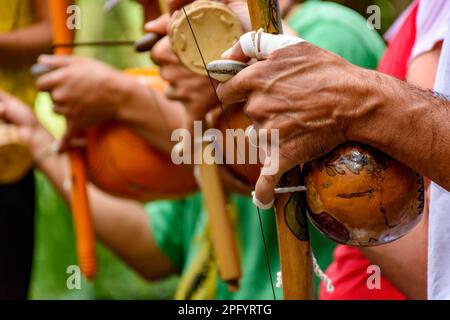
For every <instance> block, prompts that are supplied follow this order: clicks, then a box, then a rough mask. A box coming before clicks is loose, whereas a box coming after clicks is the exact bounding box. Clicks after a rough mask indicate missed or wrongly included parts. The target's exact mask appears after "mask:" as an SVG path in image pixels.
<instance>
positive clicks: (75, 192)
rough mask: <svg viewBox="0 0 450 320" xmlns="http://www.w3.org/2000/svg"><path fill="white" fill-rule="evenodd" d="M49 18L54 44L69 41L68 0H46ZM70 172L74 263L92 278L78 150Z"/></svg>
mask: <svg viewBox="0 0 450 320" xmlns="http://www.w3.org/2000/svg"><path fill="white" fill-rule="evenodd" d="M48 1H49V2H48V4H49V9H50V15H51V17H52V27H53V41H54V42H55V43H72V42H73V32H72V31H71V30H69V29H68V28H67V24H66V20H67V14H66V12H67V8H68V6H70V5H71V4H72V0H48ZM55 54H57V55H70V54H72V48H71V47H57V48H55ZM69 158H70V167H71V175H72V190H71V201H70V202H71V209H72V215H73V221H74V227H75V239H76V244H77V255H78V262H79V264H80V267H81V270H82V272H83V273H84V274H85V275H86V277H87V278H88V279H93V278H94V277H95V272H96V258H95V240H94V230H93V223H92V217H91V213H90V207H89V200H88V197H87V190H86V185H87V178H86V169H85V165H84V161H83V154H82V152H81V150H73V151H70V152H69Z"/></svg>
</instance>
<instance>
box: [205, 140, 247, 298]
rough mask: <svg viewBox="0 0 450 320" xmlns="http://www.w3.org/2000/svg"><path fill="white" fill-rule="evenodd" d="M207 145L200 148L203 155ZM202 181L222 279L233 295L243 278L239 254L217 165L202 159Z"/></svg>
mask: <svg viewBox="0 0 450 320" xmlns="http://www.w3.org/2000/svg"><path fill="white" fill-rule="evenodd" d="M207 144H208V143H204V144H203V148H200V149H202V150H201V152H202V155H203V149H204V147H205V146H206V145H207ZM199 152H200V151H199ZM200 180H201V183H200V184H201V190H202V192H203V197H204V201H205V206H206V211H207V213H208V219H209V226H210V234H211V239H212V242H213V247H214V252H215V255H216V258H217V264H218V267H219V273H220V277H221V279H222V280H224V281H225V282H226V283H227V284H228V286H229V289H230V291H237V290H238V288H239V279H240V278H241V266H240V261H239V252H238V249H237V244H236V239H235V232H234V228H233V224H232V222H231V217H230V214H229V207H228V204H227V200H226V195H225V192H224V190H223V186H222V183H221V180H220V173H219V167H218V166H217V164H207V163H205V160H204V159H203V157H202V164H201V165H200Z"/></svg>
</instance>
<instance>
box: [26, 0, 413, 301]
mask: <svg viewBox="0 0 450 320" xmlns="http://www.w3.org/2000/svg"><path fill="white" fill-rule="evenodd" d="M334 2H338V3H340V4H343V5H345V6H347V7H350V8H352V9H353V10H355V11H357V12H359V13H360V14H361V15H362V16H364V17H366V18H367V17H368V16H369V14H368V13H367V8H368V7H369V6H370V5H377V6H379V7H380V9H381V30H378V32H380V34H384V33H385V32H386V31H387V30H388V28H389V27H390V26H391V25H392V23H393V22H394V21H395V19H396V18H397V17H398V16H399V15H400V14H401V12H402V11H403V10H404V9H405V8H407V6H408V5H409V4H410V3H411V1H410V0H372V1H369V0H336V1H334ZM77 4H78V5H80V7H81V8H82V19H81V22H82V27H81V30H80V32H78V33H77V39H76V40H77V41H96V40H135V39H138V38H139V37H140V36H141V35H142V24H143V12H142V8H141V7H140V5H139V4H138V3H136V2H135V1H132V0H122V1H120V2H119V4H118V5H117V6H116V7H115V8H114V9H112V10H111V11H110V12H108V13H106V14H105V13H104V12H103V6H104V0H78V1H77ZM75 53H76V54H79V55H83V56H89V57H93V58H97V59H99V60H102V61H105V62H107V63H110V64H112V65H114V66H116V67H117V68H120V69H125V68H128V67H136V66H139V67H145V66H147V65H150V61H149V58H148V55H147V54H144V55H138V54H136V53H134V52H133V50H132V48H131V47H120V48H99V47H92V48H77V49H76V52H75ZM36 110H37V112H38V114H39V117H40V119H41V121H42V122H43V123H45V124H46V126H47V127H48V128H50V129H51V130H52V131H53V133H54V134H55V135H57V136H58V135H59V136H60V135H61V133H62V131H63V130H64V120H63V119H61V118H59V117H57V116H55V115H53V113H52V112H51V102H50V99H49V97H48V95H47V94H45V93H40V94H39V96H38V99H37V102H36ZM37 177H38V188H39V190H41V191H40V195H39V197H38V207H39V211H38V216H37V230H36V249H35V258H34V266H33V276H32V279H33V280H32V288H31V293H30V298H31V299H169V298H170V297H171V296H172V294H173V291H174V288H175V285H176V282H177V279H176V277H173V278H170V279H168V280H165V281H161V282H157V283H150V284H149V283H147V282H145V281H144V280H142V279H140V278H139V276H137V275H136V274H135V273H133V272H132V271H130V270H129V269H128V268H127V267H126V266H125V265H124V264H122V263H121V262H120V261H119V260H118V259H117V258H115V257H114V255H113V254H112V253H111V252H109V250H107V249H106V248H104V247H103V246H101V245H98V252H99V265H100V271H99V273H98V276H97V278H96V280H95V281H94V282H93V283H87V282H85V281H84V280H83V282H82V289H81V290H68V289H67V287H66V280H67V277H68V274H67V273H66V268H67V266H69V265H73V264H76V257H75V251H74V240H73V231H72V221H71V215H70V212H69V210H68V208H67V206H66V205H65V204H64V203H63V202H62V200H60V198H59V197H58V196H57V195H56V194H55V192H54V191H53V189H52V187H51V186H50V185H49V184H48V182H47V181H46V180H45V179H44V178H43V177H42V176H40V174H39V173H37Z"/></svg>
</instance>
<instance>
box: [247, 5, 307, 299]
mask: <svg viewBox="0 0 450 320" xmlns="http://www.w3.org/2000/svg"><path fill="white" fill-rule="evenodd" d="M247 5H248V10H249V13H250V19H251V22H252V28H253V30H255V31H257V30H259V29H260V28H262V29H263V30H264V32H268V33H273V34H279V33H283V31H282V19H281V14H280V9H279V5H278V1H277V0H247ZM301 182H302V179H301V170H300V167H297V168H294V169H293V170H291V171H290V172H288V173H287V174H285V175H284V176H283V178H282V179H281V181H280V187H288V186H298V185H300V184H301ZM275 215H276V222H277V234H278V246H279V251H280V264H281V274H282V279H283V298H284V299H287V300H291V299H301V300H307V299H312V298H313V288H314V287H313V268H312V253H311V246H310V242H309V231H308V223H307V217H306V209H305V205H304V198H303V195H302V194H300V193H298V192H297V193H287V194H282V195H277V196H276V198H275Z"/></svg>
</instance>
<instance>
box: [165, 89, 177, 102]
mask: <svg viewBox="0 0 450 320" xmlns="http://www.w3.org/2000/svg"><path fill="white" fill-rule="evenodd" d="M164 94H165V95H166V98H167V99H170V100H179V99H180V96H179V95H178V94H177V91H176V89H175V87H174V86H172V85H169V86H167V87H166V90H165V91H164Z"/></svg>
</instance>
